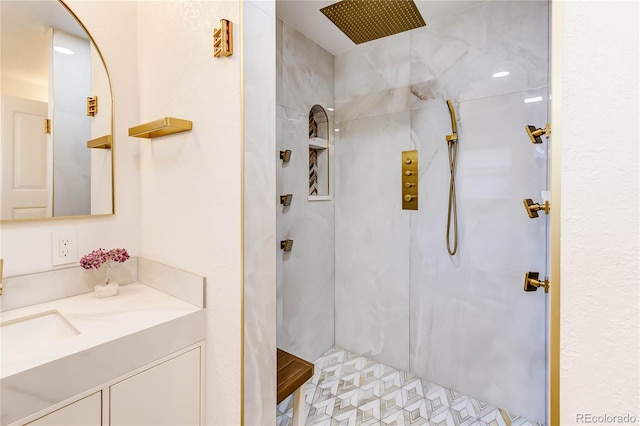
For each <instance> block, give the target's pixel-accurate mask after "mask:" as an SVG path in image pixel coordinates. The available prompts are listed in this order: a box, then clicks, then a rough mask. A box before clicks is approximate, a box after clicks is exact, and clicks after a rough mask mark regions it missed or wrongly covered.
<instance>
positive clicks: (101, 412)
mask: <svg viewBox="0 0 640 426" xmlns="http://www.w3.org/2000/svg"><path fill="white" fill-rule="evenodd" d="M203 359H204V342H200V343H199V344H196V345H192V346H190V347H187V348H184V349H183V350H181V351H179V352H176V353H174V354H173V355H169V356H166V357H164V358H162V359H160V360H158V361H155V362H153V363H151V364H148V365H146V366H143V367H141V368H138V369H136V370H134V371H131V372H130V373H128V374H125V375H122V376H120V377H118V378H115V379H113V380H111V381H109V382H107V383H103V384H102V385H100V386H98V387H97V388H94V389H91V390H87V392H84V393H82V394H80V395H78V397H76V398H75V399H70V400H67V403H66V404H63V405H62V406H59V405H56V406H55V408H54V407H51V409H49V410H43V412H41V413H40V414H37V415H36V414H34V415H32V416H29V417H27V418H25V419H23V420H22V421H20V422H17V423H13V424H12V425H11V426H27V425H28V426H62V425H64V426H103V425H104V426H133V425H135V426H145V425H147V426H162V425H166V426H176V425H180V426H199V425H202V424H204V405H203V403H204V397H203V396H204V382H203V365H204V364H203ZM87 394H89V395H88V396H87ZM69 401H72V402H69Z"/></svg>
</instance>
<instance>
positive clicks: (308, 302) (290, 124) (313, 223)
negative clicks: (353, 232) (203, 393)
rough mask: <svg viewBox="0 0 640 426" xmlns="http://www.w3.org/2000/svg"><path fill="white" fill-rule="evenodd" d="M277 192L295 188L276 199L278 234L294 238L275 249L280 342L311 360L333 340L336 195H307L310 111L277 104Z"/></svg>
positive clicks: (281, 237) (284, 237)
mask: <svg viewBox="0 0 640 426" xmlns="http://www.w3.org/2000/svg"><path fill="white" fill-rule="evenodd" d="M278 122H279V123H280V124H279V125H280V126H281V130H280V135H279V138H278V140H279V142H280V143H282V146H281V148H280V149H291V150H292V151H293V152H292V154H291V160H290V161H289V163H284V164H283V163H282V162H281V161H279V165H278V166H277V170H278V189H279V191H280V192H279V194H293V200H292V202H291V205H290V206H289V207H284V206H282V205H280V204H278V205H277V214H278V233H279V237H280V239H281V240H284V239H292V240H294V244H293V249H292V251H291V252H288V253H286V252H283V251H279V252H278V264H279V270H278V285H279V289H278V305H279V315H280V317H279V320H278V347H280V348H281V349H283V350H286V351H288V352H291V353H294V354H296V355H297V356H300V357H301V358H303V359H307V360H313V359H315V358H316V357H318V356H319V355H320V354H322V353H323V352H324V351H326V350H327V348H329V347H331V346H332V345H333V343H334V279H335V272H334V246H335V242H334V233H333V230H334V201H333V200H330V201H308V200H307V195H308V192H309V181H308V165H309V163H308V161H309V160H308V129H309V116H308V113H300V112H297V111H294V110H290V109H288V108H284V107H282V106H279V107H278Z"/></svg>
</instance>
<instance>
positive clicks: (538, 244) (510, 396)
mask: <svg viewBox="0 0 640 426" xmlns="http://www.w3.org/2000/svg"><path fill="white" fill-rule="evenodd" d="M525 96H526V95H525V94H524V93H514V94H509V95H504V96H497V97H492V98H486V99H479V100H474V101H468V102H462V103H461V104H460V105H459V106H458V107H457V112H458V115H459V117H460V119H459V140H460V142H459V154H458V169H457V174H456V185H457V196H458V197H457V201H458V203H457V208H458V230H459V236H460V237H459V251H458V254H457V255H456V256H455V257H451V256H449V254H448V253H447V251H446V245H445V233H446V215H447V201H448V190H449V188H448V179H449V166H448V158H447V148H446V142H445V135H446V134H448V133H450V128H449V126H450V124H449V121H448V118H449V117H448V111H447V108H446V106H444V105H442V106H440V107H430V108H422V109H419V110H415V111H413V113H412V137H413V139H414V141H415V143H416V146H417V149H418V150H419V151H420V164H421V172H420V202H421V206H420V210H419V211H417V212H414V213H413V214H412V218H411V242H410V244H411V296H412V297H411V348H410V353H411V371H412V372H414V373H415V374H417V375H418V376H420V377H424V378H428V379H429V380H432V381H434V382H436V383H439V384H442V385H443V386H446V387H450V388H452V389H456V390H458V391H460V392H463V393H466V394H469V395H472V396H474V397H477V398H481V399H483V400H486V401H489V402H491V403H492V404H495V405H498V406H501V407H504V408H506V409H508V410H510V411H513V412H517V413H518V414H521V415H523V416H526V417H529V418H532V419H535V420H538V421H544V418H545V414H544V413H545V373H544V372H545V341H546V337H545V327H544V324H545V300H546V298H545V296H544V294H543V293H542V292H541V291H538V292H537V293H525V292H523V291H522V282H523V279H524V273H525V272H526V271H544V270H545V258H544V256H545V244H546V242H545V231H546V229H545V228H546V218H545V217H544V215H543V216H542V217H540V218H538V219H535V220H532V219H529V217H528V216H527V214H526V212H525V210H524V208H523V206H522V200H523V199H524V198H534V199H536V200H539V199H540V192H541V191H543V190H545V188H546V149H547V144H546V143H545V144H543V145H533V144H531V142H530V141H529V138H528V136H527V135H526V132H525V130H524V124H525V123H544V122H545V121H546V115H547V108H546V103H544V102H539V103H529V104H526V103H524V101H523V99H524V97H525Z"/></svg>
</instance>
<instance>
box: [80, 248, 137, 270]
mask: <svg viewBox="0 0 640 426" xmlns="http://www.w3.org/2000/svg"><path fill="white" fill-rule="evenodd" d="M128 259H129V253H127V249H123V248H115V249H111V250H109V251H107V250H105V249H103V248H99V249H97V250H93V251H92V252H91V253H88V254H85V255H84V256H82V259H80V266H82V267H83V268H84V269H100V267H101V266H102V264H103V263H106V264H107V265H109V264H111V262H112V261H113V262H117V263H123V262H126V261H127V260H128Z"/></svg>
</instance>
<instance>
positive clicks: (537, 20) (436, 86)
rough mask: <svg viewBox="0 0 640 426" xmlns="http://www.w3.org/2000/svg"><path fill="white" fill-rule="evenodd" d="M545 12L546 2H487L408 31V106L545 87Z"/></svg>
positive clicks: (546, 11) (546, 47)
mask: <svg viewBox="0 0 640 426" xmlns="http://www.w3.org/2000/svg"><path fill="white" fill-rule="evenodd" d="M548 14H549V3H548V1H547V0H534V1H488V2H485V3H483V4H481V5H479V6H476V7H472V8H470V9H466V10H464V11H461V12H459V13H455V14H452V15H447V16H444V17H440V18H437V19H434V20H432V21H430V22H428V23H427V26H426V27H423V28H420V29H416V30H413V31H411V103H412V108H422V107H425V106H428V105H431V104H433V103H434V102H435V103H439V102H441V101H443V100H445V99H446V98H452V99H456V100H459V101H460V100H469V99H478V98H482V97H486V96H495V95H501V94H506V93H512V92H517V91H524V90H529V89H533V88H538V87H543V86H547V85H548V84H549V82H548V77H547V76H548V74H547V72H548V59H549V58H548V53H549V52H548V41H549V40H548V34H549V22H548ZM498 71H509V72H510V73H511V74H510V75H509V76H507V77H503V78H497V79H496V78H493V77H492V75H493V74H494V73H495V72H498Z"/></svg>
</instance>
